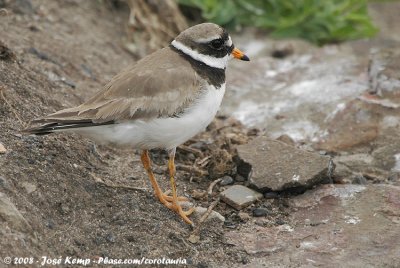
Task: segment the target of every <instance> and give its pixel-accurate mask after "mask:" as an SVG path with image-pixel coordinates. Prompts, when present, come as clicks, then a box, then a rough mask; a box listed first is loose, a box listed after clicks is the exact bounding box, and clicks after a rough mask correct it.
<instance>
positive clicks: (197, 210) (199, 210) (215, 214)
mask: <svg viewBox="0 0 400 268" xmlns="http://www.w3.org/2000/svg"><path fill="white" fill-rule="evenodd" d="M206 211H207V208H204V207H195V208H194V213H195V214H198V215H199V217H201V216H203V215H204V213H206ZM212 219H218V220H220V221H222V222H224V221H225V217H224V216H222V215H221V214H220V213H218V212H216V211H214V210H213V211H211V213H210V215H208V218H207V220H212Z"/></svg>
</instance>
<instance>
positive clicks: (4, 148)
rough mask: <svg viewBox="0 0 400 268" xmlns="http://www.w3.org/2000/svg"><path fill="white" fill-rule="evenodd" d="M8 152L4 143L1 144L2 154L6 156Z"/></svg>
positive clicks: (0, 151)
mask: <svg viewBox="0 0 400 268" xmlns="http://www.w3.org/2000/svg"><path fill="white" fill-rule="evenodd" d="M6 152H7V149H6V147H4V145H3V144H2V143H0V154H5V153H6Z"/></svg>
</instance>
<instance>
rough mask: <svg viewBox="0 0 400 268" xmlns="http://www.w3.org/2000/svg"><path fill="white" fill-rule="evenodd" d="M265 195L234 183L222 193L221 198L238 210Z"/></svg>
mask: <svg viewBox="0 0 400 268" xmlns="http://www.w3.org/2000/svg"><path fill="white" fill-rule="evenodd" d="M262 197H263V195H262V194H260V193H259V192H256V191H254V190H252V189H250V188H247V187H245V186H242V185H233V186H231V187H229V188H228V189H226V190H225V191H223V192H222V193H221V200H222V201H224V202H225V203H227V204H228V205H230V206H232V207H233V208H235V209H237V210H241V209H242V208H244V207H247V206H249V205H251V204H253V203H254V202H256V201H257V200H259V199H261V198H262Z"/></svg>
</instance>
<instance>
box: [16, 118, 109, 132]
mask: <svg viewBox="0 0 400 268" xmlns="http://www.w3.org/2000/svg"><path fill="white" fill-rule="evenodd" d="M114 123H115V122H114V121H108V122H101V123H95V122H93V121H92V120H80V121H66V122H51V123H47V124H44V125H40V126H37V127H32V128H27V129H24V130H23V132H24V133H27V134H35V135H47V134H50V133H53V132H56V131H63V130H68V129H78V128H85V127H95V126H102V125H110V124H114Z"/></svg>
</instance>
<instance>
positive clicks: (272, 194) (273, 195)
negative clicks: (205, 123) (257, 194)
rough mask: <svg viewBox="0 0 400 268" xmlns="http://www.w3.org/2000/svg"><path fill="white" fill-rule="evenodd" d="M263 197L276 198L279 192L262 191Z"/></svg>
mask: <svg viewBox="0 0 400 268" xmlns="http://www.w3.org/2000/svg"><path fill="white" fill-rule="evenodd" d="M264 198H265V199H276V198H279V194H278V193H277V192H266V193H264Z"/></svg>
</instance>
